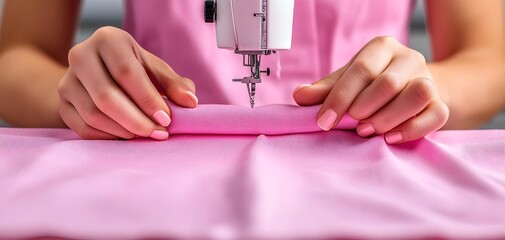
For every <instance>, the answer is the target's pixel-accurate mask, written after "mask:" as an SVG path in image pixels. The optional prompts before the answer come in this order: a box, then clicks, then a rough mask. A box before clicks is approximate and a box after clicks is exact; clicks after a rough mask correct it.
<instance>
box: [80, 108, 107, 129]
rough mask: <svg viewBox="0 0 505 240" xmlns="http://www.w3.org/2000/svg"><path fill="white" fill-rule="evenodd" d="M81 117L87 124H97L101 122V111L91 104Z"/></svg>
mask: <svg viewBox="0 0 505 240" xmlns="http://www.w3.org/2000/svg"><path fill="white" fill-rule="evenodd" d="M82 118H83V120H84V121H85V122H86V123H87V124H88V125H90V126H97V125H99V124H101V123H102V121H101V120H102V112H101V111H100V110H99V109H98V108H96V107H94V106H93V107H90V108H88V109H87V110H86V112H85V113H84V114H83V116H82Z"/></svg>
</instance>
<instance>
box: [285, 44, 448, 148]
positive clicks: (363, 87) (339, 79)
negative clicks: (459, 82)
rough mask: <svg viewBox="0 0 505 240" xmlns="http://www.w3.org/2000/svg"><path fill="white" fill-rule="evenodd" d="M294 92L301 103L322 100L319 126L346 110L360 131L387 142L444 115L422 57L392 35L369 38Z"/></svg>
mask: <svg viewBox="0 0 505 240" xmlns="http://www.w3.org/2000/svg"><path fill="white" fill-rule="evenodd" d="M293 97H294V99H295V101H296V102H297V103H298V104H300V105H313V104H321V103H322V106H321V110H320V112H319V115H318V122H317V123H318V125H319V126H320V127H321V129H323V130H326V131H328V130H330V129H331V128H333V127H335V126H336V125H337V124H338V122H339V121H340V120H341V119H342V116H343V115H344V114H345V113H348V114H349V116H350V117H352V118H354V119H356V120H359V124H358V127H357V132H358V134H359V135H360V136H362V137H368V136H372V135H377V134H385V139H386V141H387V142H388V143H389V144H397V143H402V142H407V141H412V140H416V139H419V138H422V137H424V136H425V135H427V134H429V133H430V132H433V131H436V130H438V129H440V128H441V127H442V126H443V125H444V124H445V123H446V122H447V119H448V116H449V110H448V107H447V105H446V104H445V103H444V102H443V101H442V100H441V98H440V96H439V95H438V93H437V88H436V84H435V82H434V81H433V78H432V76H431V74H430V71H429V70H428V67H427V65H426V61H425V59H424V57H423V56H422V55H421V54H420V53H419V52H417V51H414V50H412V49H410V48H407V47H405V46H403V45H402V44H400V43H399V42H398V41H396V40H395V39H394V38H391V37H378V38H375V39H373V40H372V41H370V42H369V43H367V44H366V45H365V46H364V47H363V48H362V49H361V50H360V51H359V52H358V53H357V54H356V55H355V56H354V57H353V58H352V59H351V61H350V62H349V63H347V64H346V65H345V66H344V67H342V68H340V69H339V70H337V71H336V72H334V73H332V74H330V75H328V76H326V77H324V78H323V79H321V80H319V81H317V82H315V83H313V84H311V85H301V86H299V87H298V88H297V89H295V91H294V92H293Z"/></svg>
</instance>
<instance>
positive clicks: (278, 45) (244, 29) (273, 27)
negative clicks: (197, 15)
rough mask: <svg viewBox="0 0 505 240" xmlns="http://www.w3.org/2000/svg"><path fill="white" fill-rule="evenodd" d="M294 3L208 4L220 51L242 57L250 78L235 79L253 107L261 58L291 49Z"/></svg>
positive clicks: (231, 0) (239, 0)
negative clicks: (243, 85) (245, 88)
mask: <svg viewBox="0 0 505 240" xmlns="http://www.w3.org/2000/svg"><path fill="white" fill-rule="evenodd" d="M294 5H295V0H205V4H204V16H205V22H208V23H213V22H215V23H216V24H215V25H216V39H217V46H218V47H219V48H224V49H230V50H234V51H235V53H237V54H242V55H243V65H244V66H247V67H250V68H251V76H250V77H244V78H242V79H233V81H234V82H241V83H245V84H246V86H247V91H248V93H249V98H250V103H251V107H254V95H255V91H256V83H260V82H261V73H266V74H267V75H269V74H270V69H268V68H267V70H265V71H261V70H260V65H261V56H262V55H269V54H270V53H272V52H274V53H275V51H278V50H288V49H290V48H291V38H292V35H293V13H294Z"/></svg>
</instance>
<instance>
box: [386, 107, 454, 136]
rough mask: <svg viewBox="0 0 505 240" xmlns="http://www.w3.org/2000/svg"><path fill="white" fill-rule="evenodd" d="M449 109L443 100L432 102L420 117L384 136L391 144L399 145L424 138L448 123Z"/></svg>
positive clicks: (408, 121)
mask: <svg viewBox="0 0 505 240" xmlns="http://www.w3.org/2000/svg"><path fill="white" fill-rule="evenodd" d="M448 118H449V108H448V107H447V105H446V104H445V103H444V102H442V100H436V101H432V102H431V103H430V104H429V105H428V106H427V107H426V110H424V111H423V112H422V113H421V114H419V116H416V117H413V118H411V119H409V120H407V121H406V122H404V123H402V124H401V125H400V126H398V127H396V128H395V129H393V130H391V131H390V132H388V133H386V134H385V135H384V138H385V140H386V142H387V143H389V144H398V143H403V142H409V141H413V140H417V139H420V138H423V137H424V136H426V135H428V134H430V133H431V132H434V131H436V130H438V129H440V128H441V127H443V126H444V124H445V123H446V122H447V119H448Z"/></svg>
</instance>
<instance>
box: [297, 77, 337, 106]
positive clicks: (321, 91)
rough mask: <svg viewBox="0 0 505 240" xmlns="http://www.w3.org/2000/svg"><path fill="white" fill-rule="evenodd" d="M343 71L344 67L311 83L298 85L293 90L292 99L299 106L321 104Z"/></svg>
mask: <svg viewBox="0 0 505 240" xmlns="http://www.w3.org/2000/svg"><path fill="white" fill-rule="evenodd" d="M344 72H345V69H344V68H341V69H339V70H337V71H336V72H333V73H332V74H330V75H328V76H326V77H324V78H322V79H321V80H319V81H316V82H314V83H312V84H302V85H300V86H298V87H297V88H296V89H295V90H294V91H293V99H294V100H295V102H296V103H297V104H298V105H300V106H310V105H316V104H322V103H323V102H324V100H325V99H326V97H327V96H328V94H330V92H331V89H332V88H333V86H334V85H335V83H336V82H337V81H338V79H340V77H341V76H342V75H343V74H344Z"/></svg>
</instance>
